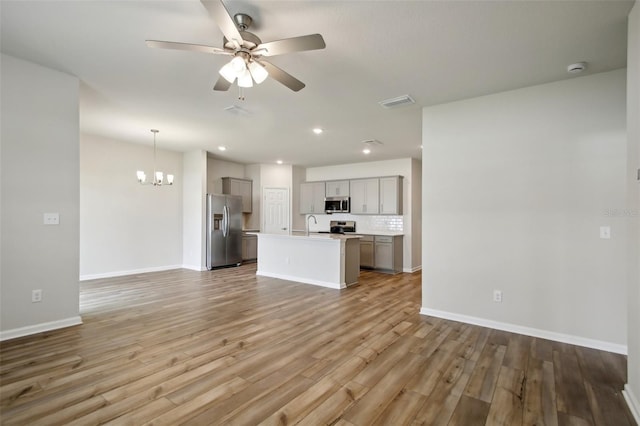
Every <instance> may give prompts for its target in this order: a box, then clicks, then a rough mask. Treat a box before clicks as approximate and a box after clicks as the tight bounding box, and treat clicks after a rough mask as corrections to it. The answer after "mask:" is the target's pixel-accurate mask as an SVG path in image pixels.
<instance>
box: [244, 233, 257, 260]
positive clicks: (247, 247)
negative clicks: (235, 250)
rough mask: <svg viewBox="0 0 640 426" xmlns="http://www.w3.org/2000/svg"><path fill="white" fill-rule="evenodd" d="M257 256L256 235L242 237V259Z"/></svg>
mask: <svg viewBox="0 0 640 426" xmlns="http://www.w3.org/2000/svg"><path fill="white" fill-rule="evenodd" d="M257 258H258V237H255V236H244V237H242V260H255V259H257Z"/></svg>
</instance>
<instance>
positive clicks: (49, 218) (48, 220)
mask: <svg viewBox="0 0 640 426" xmlns="http://www.w3.org/2000/svg"><path fill="white" fill-rule="evenodd" d="M44 224H45V225H60V214H59V213H45V214H44Z"/></svg>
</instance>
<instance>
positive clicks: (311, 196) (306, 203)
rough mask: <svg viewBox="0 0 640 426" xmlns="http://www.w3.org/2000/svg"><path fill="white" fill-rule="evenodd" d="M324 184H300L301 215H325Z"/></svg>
mask: <svg viewBox="0 0 640 426" xmlns="http://www.w3.org/2000/svg"><path fill="white" fill-rule="evenodd" d="M324 197H325V184H324V182H305V183H301V184H300V214H314V213H324Z"/></svg>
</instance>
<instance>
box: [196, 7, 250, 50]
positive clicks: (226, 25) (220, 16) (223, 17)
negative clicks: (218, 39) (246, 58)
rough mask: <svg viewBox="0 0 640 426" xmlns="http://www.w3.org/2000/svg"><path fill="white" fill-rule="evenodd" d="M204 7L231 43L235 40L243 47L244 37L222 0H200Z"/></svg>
mask: <svg viewBox="0 0 640 426" xmlns="http://www.w3.org/2000/svg"><path fill="white" fill-rule="evenodd" d="M200 1H201V3H202V4H203V5H204V7H205V8H206V9H207V11H208V12H209V15H211V17H212V18H213V20H214V21H215V22H216V24H217V25H218V27H220V31H222V34H224V36H225V37H226V38H227V40H229V41H233V40H235V41H236V42H237V43H238V47H239V46H242V44H243V42H244V40H242V36H241V35H240V31H238V27H236V23H235V22H234V21H233V18H231V15H229V12H228V11H227V8H226V7H225V6H224V3H222V0H200Z"/></svg>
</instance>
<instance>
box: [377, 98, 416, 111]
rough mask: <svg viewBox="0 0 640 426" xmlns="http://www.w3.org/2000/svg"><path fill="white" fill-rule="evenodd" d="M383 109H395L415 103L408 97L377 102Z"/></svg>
mask: <svg viewBox="0 0 640 426" xmlns="http://www.w3.org/2000/svg"><path fill="white" fill-rule="evenodd" d="M378 103H379V104H380V105H381V106H382V107H383V108H395V107H399V106H403V105H410V104H415V103H416V101H414V100H413V98H412V97H411V96H409V95H402V96H398V97H397V98H392V99H385V100H384V101H380V102H378Z"/></svg>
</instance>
